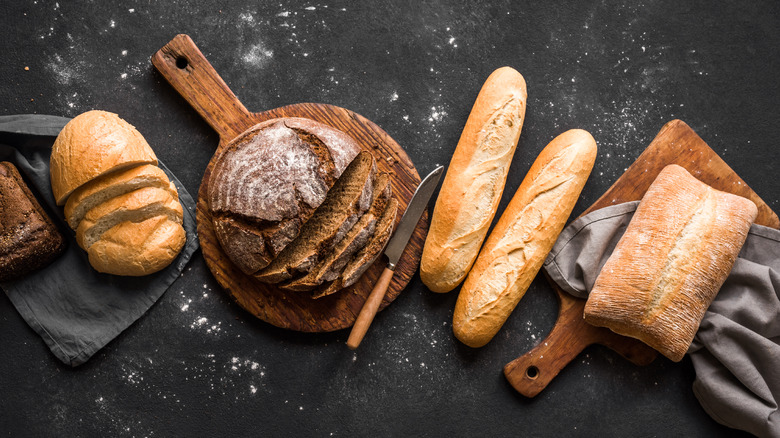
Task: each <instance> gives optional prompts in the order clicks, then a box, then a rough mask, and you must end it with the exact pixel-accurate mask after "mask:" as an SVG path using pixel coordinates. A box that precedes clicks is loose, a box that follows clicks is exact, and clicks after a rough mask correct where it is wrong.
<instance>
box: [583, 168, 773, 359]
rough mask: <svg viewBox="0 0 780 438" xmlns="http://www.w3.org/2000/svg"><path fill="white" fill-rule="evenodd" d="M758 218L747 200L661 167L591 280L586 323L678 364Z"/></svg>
mask: <svg viewBox="0 0 780 438" xmlns="http://www.w3.org/2000/svg"><path fill="white" fill-rule="evenodd" d="M757 214H758V209H757V208H756V205H755V204H754V203H753V202H752V201H750V200H749V199H746V198H743V197H741V196H737V195H733V194H730V193H726V192H721V191H719V190H716V189H713V188H712V187H710V186H708V185H706V184H704V183H703V182H701V181H699V180H697V179H696V178H694V177H693V176H692V175H691V174H690V173H688V171H686V170H685V169H683V168H682V167H680V166H677V165H670V166H667V167H665V168H664V169H663V170H662V171H661V173H660V174H659V175H658V176H657V177H656V179H655V181H653V184H652V185H651V186H650V188H649V189H648V190H647V193H645V196H644V197H643V198H642V201H641V202H640V203H639V206H638V207H637V210H636V212H635V213H634V216H633V217H632V218H631V222H630V223H629V225H628V227H627V228H626V232H625V234H623V236H622V237H621V238H620V241H618V244H617V246H616V247H615V250H614V251H613V252H612V254H611V255H610V257H609V259H608V260H607V262H606V263H605V264H604V267H603V268H602V269H601V272H600V273H599V276H598V277H597V278H596V283H595V285H594V286H593V290H592V291H591V293H590V295H589V296H588V301H587V303H586V304H585V312H584V317H585V321H586V322H588V323H590V324H593V325H596V326H601V327H608V328H609V329H611V330H612V331H614V332H616V333H619V334H621V335H625V336H630V337H633V338H636V339H639V340H640V341H642V342H644V343H646V344H647V345H649V346H651V347H653V348H655V349H656V350H658V351H659V352H661V354H663V355H664V356H666V357H668V358H669V359H671V360H673V361H675V362H677V361H680V360H681V359H682V358H683V356H684V355H685V353H686V351H688V347H689V346H690V345H691V341H693V337H694V335H696V331H697V330H698V328H699V324H700V323H701V320H702V318H703V317H704V312H705V311H706V310H707V308H708V307H709V305H710V303H712V300H713V299H714V298H715V295H716V294H717V293H718V290H720V287H721V285H722V284H723V282H724V281H725V280H726V277H727V276H728V274H729V272H730V271H731V268H732V266H733V265H734V262H735V260H736V259H737V255H738V254H739V251H740V249H741V248H742V245H743V244H744V243H745V239H746V238H747V234H748V231H750V226H751V225H752V224H753V221H754V220H755V218H756V215H757Z"/></svg>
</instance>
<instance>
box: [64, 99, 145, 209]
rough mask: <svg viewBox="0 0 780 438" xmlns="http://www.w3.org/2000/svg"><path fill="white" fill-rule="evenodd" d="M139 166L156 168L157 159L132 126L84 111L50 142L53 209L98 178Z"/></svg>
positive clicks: (110, 116)
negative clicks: (81, 187)
mask: <svg viewBox="0 0 780 438" xmlns="http://www.w3.org/2000/svg"><path fill="white" fill-rule="evenodd" d="M139 164H154V165H155V166H156V165H157V156H156V155H155V154H154V151H152V148H151V147H150V146H149V144H148V143H147V142H146V140H145V139H144V137H143V136H142V135H141V133H140V132H138V130H136V129H135V127H133V125H131V124H129V123H127V122H126V121H124V120H122V119H121V118H120V117H119V116H118V115H116V114H114V113H109V112H106V111H97V110H95V111H88V112H86V113H83V114H79V115H78V116H76V117H75V118H74V119H73V120H71V121H70V122H68V124H67V125H65V127H64V128H62V131H61V132H60V134H59V135H58V136H57V139H56V140H55V141H54V145H52V150H51V158H50V161H49V166H50V170H51V188H52V191H53V192H54V199H55V200H56V201H57V205H64V204H65V202H66V201H67V199H68V196H69V195H70V194H71V193H73V191H74V190H76V189H77V188H79V187H80V186H81V185H82V184H84V183H86V182H89V181H91V180H92V179H94V178H97V177H98V176H100V175H103V174H106V173H108V172H112V171H115V170H120V169H124V168H127V167H132V166H136V165H139Z"/></svg>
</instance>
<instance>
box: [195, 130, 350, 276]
mask: <svg viewBox="0 0 780 438" xmlns="http://www.w3.org/2000/svg"><path fill="white" fill-rule="evenodd" d="M279 123H282V124H284V126H285V127H287V128H289V129H290V130H291V131H292V132H294V133H295V135H296V136H297V137H298V139H300V141H301V142H303V144H306V145H307V146H309V147H310V150H311V151H312V152H313V153H314V154H315V155H316V157H317V159H318V161H319V165H318V166H317V168H316V170H315V171H316V173H317V176H316V178H317V180H318V181H320V182H321V183H322V186H323V187H324V188H326V189H327V190H329V189H330V188H331V187H332V186H333V184H334V183H335V181H336V179H337V178H338V177H339V176H340V174H341V170H342V169H343V167H342V168H340V166H339V164H340V163H336V162H335V158H334V156H333V154H332V152H333V151H335V149H336V148H339V149H338V151H337V152H333V153H339V154H341V159H342V160H343V157H344V156H350V155H351V156H352V157H354V156H355V155H357V153H358V151H359V149H360V148H359V146H358V145H357V144H356V143H354V141H353V140H351V139H350V138H349V137H347V136H346V135H345V134H343V133H340V132H339V133H338V134H337V135H339V136H340V137H338V138H339V139H340V140H339V141H337V142H335V143H336V144H328V143H326V141H325V140H323V137H322V136H320V135H317V134H316V132H320V134H323V132H325V131H328V132H330V131H334V130H333V129H332V128H330V127H328V126H326V125H322V124H320V123H318V122H314V121H312V120H307V119H297V118H280V119H272V120H269V121H266V122H263V123H261V124H258V125H256V126H254V127H253V128H251V129H250V130H248V131H247V132H245V133H243V134H242V135H240V136H239V137H237V138H236V139H235V140H233V142H231V144H230V145H228V146H227V147H226V148H225V149H224V150H223V151H222V152H221V153H220V156H219V158H218V159H217V165H215V168H214V174H213V175H212V178H211V181H220V176H219V175H220V173H221V172H222V170H223V167H224V166H220V165H219V163H220V162H222V160H226V161H227V160H230V158H231V153H232V152H234V151H236V150H237V149H238V148H241V147H242V146H243V145H245V144H246V143H247V142H250V141H252V139H253V138H254V137H255V136H256V135H257V134H258V133H259V132H261V131H263V130H264V129H267V128H269V127H271V126H278V124H279ZM321 131H322V132H321ZM331 134H332V133H331ZM323 135H325V134H323ZM326 137H327V135H326ZM293 138H295V137H294V136H293ZM331 143H333V142H331ZM331 148H333V149H331ZM342 149H343V150H342ZM291 184H295V181H291ZM221 190H223V189H222V188H220V186H219V184H218V183H213V184H211V185H210V186H209V199H210V202H209V204H210V208H211V210H212V217H213V219H212V221H213V223H214V229H215V233H216V235H217V239H218V240H219V242H220V245H221V246H222V248H223V250H224V251H225V254H227V256H228V257H229V258H230V259H231V260H232V261H233V262H234V263H235V264H236V265H237V266H238V267H239V268H240V269H241V270H242V271H243V272H245V273H247V274H252V273H254V272H257V271H258V270H260V269H263V268H264V267H266V266H268V264H269V263H270V262H271V261H272V260H273V259H274V258H275V257H277V256H278V255H279V253H281V251H282V250H283V249H284V248H285V247H286V246H287V244H289V243H290V242H292V241H293V240H294V239H295V237H296V236H297V235H298V233H299V232H300V230H301V227H302V225H303V223H305V222H306V221H308V220H309V219H310V218H311V216H312V215H313V214H314V211H315V210H316V208H317V207H318V206H319V204H316V205H310V204H309V203H308V202H306V201H305V200H304V199H303V198H301V197H300V195H299V194H298V193H297V192H295V193H294V197H295V200H294V201H291V202H288V203H285V204H287V205H282V204H276V205H275V206H273V207H272V208H271V209H272V210H274V212H272V213H271V214H272V215H274V216H279V218H280V220H268V218H261V217H250V216H247V215H246V214H243V213H242V212H241V209H240V208H237V209H233V208H232V207H231V206H227V208H226V209H225V208H223V209H217V208H215V205H216V204H215V202H214V199H216V198H215V197H216V196H220V195H219V193H220V191H221ZM224 190H227V189H224ZM323 199H324V195H323ZM246 202H250V203H251V202H252V201H251V200H246ZM320 202H321V201H320ZM293 204H294V205H293ZM217 210H219V211H217Z"/></svg>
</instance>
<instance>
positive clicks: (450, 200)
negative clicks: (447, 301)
mask: <svg viewBox="0 0 780 438" xmlns="http://www.w3.org/2000/svg"><path fill="white" fill-rule="evenodd" d="M526 96H527V93H526V85H525V80H524V79H523V76H522V75H520V73H518V72H517V71H515V70H514V69H512V68H510V67H502V68H500V69H498V70H496V71H494V72H493V73H492V74H491V75H490V77H488V79H487V81H485V84H484V85H483V86H482V90H480V92H479V95H478V96H477V100H476V101H475V102H474V107H473V108H472V109H471V114H470V115H469V118H468V120H467V121H466V126H465V127H464V128H463V133H462V134H461V137H460V141H458V145H457V147H456V148H455V152H454V153H453V154H452V159H451V161H450V165H449V167H448V168H447V175H446V176H445V177H444V182H442V186H441V191H440V192H439V197H438V198H437V199H436V205H435V207H434V210H433V215H432V216H431V226H430V229H429V230H428V237H427V238H426V240H425V247H424V248H423V253H422V258H421V260H420V278H421V279H422V281H423V283H425V285H426V286H428V288H429V289H430V290H432V291H434V292H449V291H451V290H452V289H454V288H455V287H456V286H457V285H458V284H460V282H461V281H463V279H464V278H466V274H468V272H469V269H471V265H472V264H473V263H474V259H476V257H477V254H478V253H479V248H480V247H481V246H482V242H483V241H484V239H485V235H486V234H487V232H488V228H490V223H491V222H492V221H493V217H494V216H495V214H496V208H497V207H498V203H499V201H500V200H501V194H502V193H503V190H504V184H506V176H507V172H508V171H509V165H510V164H511V163H512V157H513V155H514V153H515V148H516V147H517V140H518V138H519V137H520V129H521V128H522V126H523V121H524V118H525V103H526Z"/></svg>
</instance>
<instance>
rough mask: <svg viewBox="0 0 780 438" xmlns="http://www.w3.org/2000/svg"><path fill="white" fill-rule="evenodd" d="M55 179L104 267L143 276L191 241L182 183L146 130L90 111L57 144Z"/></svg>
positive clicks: (85, 244) (71, 219) (87, 246)
mask: <svg viewBox="0 0 780 438" xmlns="http://www.w3.org/2000/svg"><path fill="white" fill-rule="evenodd" d="M50 169H51V185H52V190H53V192H54V197H55V199H56V201H57V205H64V206H65V219H66V220H67V222H68V224H69V225H70V227H71V228H73V230H74V231H75V232H76V241H77V242H78V244H79V246H81V248H82V249H84V250H85V251H86V252H87V254H88V256H89V263H90V264H91V265H92V267H93V268H95V269H96V270H97V271H99V272H103V273H107V274H115V275H129V276H141V275H147V274H151V273H154V272H157V271H159V270H161V269H163V268H165V267H166V266H168V265H169V264H170V263H171V262H172V261H173V260H174V259H175V258H176V256H177V255H178V254H179V252H180V251H181V249H182V247H183V246H184V242H185V240H186V233H185V231H184V228H183V227H182V218H183V211H182V206H181V204H180V203H179V195H178V192H177V190H176V186H175V185H174V184H173V183H172V182H171V181H170V179H169V178H168V176H167V175H166V174H165V172H164V171H163V170H162V169H160V168H159V167H158V161H157V157H156V156H155V154H154V151H152V148H151V147H150V146H149V144H148V143H147V142H146V140H145V139H144V138H143V136H142V135H141V134H140V133H139V132H138V131H137V130H136V129H135V128H134V127H133V126H132V125H130V124H129V123H127V122H126V121H124V120H122V119H121V118H119V116H118V115H116V114H113V113H109V112H105V111H89V112H86V113H83V114H81V115H79V116H77V117H76V118H74V119H73V120H71V121H70V122H69V123H68V124H67V125H66V126H65V127H64V128H63V130H62V132H60V134H59V136H58V137H57V139H56V140H55V142H54V145H53V146H52V154H51V159H50Z"/></svg>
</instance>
